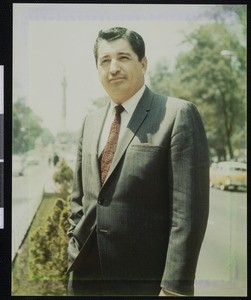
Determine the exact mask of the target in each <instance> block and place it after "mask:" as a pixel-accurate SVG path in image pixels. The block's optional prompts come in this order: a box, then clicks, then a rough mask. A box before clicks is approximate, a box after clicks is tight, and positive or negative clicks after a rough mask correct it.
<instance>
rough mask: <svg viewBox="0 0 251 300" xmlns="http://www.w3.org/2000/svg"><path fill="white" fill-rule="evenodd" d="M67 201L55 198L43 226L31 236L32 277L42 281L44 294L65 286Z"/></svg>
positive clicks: (54, 291) (56, 291)
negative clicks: (51, 209)
mask: <svg viewBox="0 0 251 300" xmlns="http://www.w3.org/2000/svg"><path fill="white" fill-rule="evenodd" d="M68 212H69V202H68V201H66V200H63V199H60V198H59V199H56V201H55V204H54V207H53V213H52V215H51V216H49V217H48V219H47V222H46V223H45V225H44V226H41V227H39V228H37V230H36V231H35V232H34V233H33V235H32V236H31V238H30V242H31V248H30V262H29V266H30V271H31V277H32V278H33V279H34V280H38V281H39V282H40V283H42V287H43V288H42V290H44V292H43V293H44V294H47V295H48V294H54V295H57V294H59V293H61V292H62V290H64V286H65V282H66V275H65V272H66V270H67V243H68V240H67V235H66V231H67V230H68V224H67V223H66V222H65V220H66V219H67V218H68V214H69V213H68Z"/></svg>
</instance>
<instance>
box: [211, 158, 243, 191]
mask: <svg viewBox="0 0 251 300" xmlns="http://www.w3.org/2000/svg"><path fill="white" fill-rule="evenodd" d="M210 186H211V187H213V186H215V187H219V188H220V189H221V190H226V189H230V188H233V189H235V190H237V189H238V187H242V188H243V187H244V188H246V187H247V164H246V163H241V162H234V161H224V162H219V163H213V164H212V165H211V168H210Z"/></svg>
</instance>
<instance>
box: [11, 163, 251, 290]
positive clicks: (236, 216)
mask: <svg viewBox="0 0 251 300" xmlns="http://www.w3.org/2000/svg"><path fill="white" fill-rule="evenodd" d="M46 180H48V164H46V162H45V163H44V164H43V163H40V165H39V166H33V167H30V169H29V170H28V171H27V172H26V174H25V176H21V177H13V199H12V207H13V209H12V220H13V221H12V249H13V250H12V252H13V253H12V257H14V255H15V252H16V251H17V249H18V246H19V245H20V243H21V240H22V239H23V237H24V234H25V232H26V230H27V229H28V227H29V224H30V222H31V221H32V218H33V216H34V212H35V211H36V209H37V206H38V204H39V203H40V199H39V197H41V191H42V187H43V185H44V184H45V182H46ZM246 200H247V193H246V192H230V191H221V190H217V189H214V188H212V189H211V190H210V214H209V220H208V227H207V231H206V235H205V239H204V242H203V245H202V248H201V253H200V257H199V261H198V267H197V274H196V281H195V295H196V296H246V288H247V285H246V281H247V271H246V269H247V203H246ZM22 224H23V225H22ZM21 225H22V226H21Z"/></svg>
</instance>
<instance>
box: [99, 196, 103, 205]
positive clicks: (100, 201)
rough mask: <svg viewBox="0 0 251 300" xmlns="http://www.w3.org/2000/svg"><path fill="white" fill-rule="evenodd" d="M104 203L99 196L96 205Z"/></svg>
mask: <svg viewBox="0 0 251 300" xmlns="http://www.w3.org/2000/svg"><path fill="white" fill-rule="evenodd" d="M103 203H104V198H102V197H101V196H99V197H98V204H103Z"/></svg>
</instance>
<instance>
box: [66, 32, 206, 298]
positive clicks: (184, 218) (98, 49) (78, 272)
mask: <svg viewBox="0 0 251 300" xmlns="http://www.w3.org/2000/svg"><path fill="white" fill-rule="evenodd" d="M94 55H95V60H96V66H97V70H98V75H99V79H100V82H101V83H102V85H103V87H104V89H105V90H106V92H107V94H108V95H109V98H110V101H109V103H108V105H107V106H106V107H104V108H101V109H99V110H97V111H95V112H92V113H91V114H89V115H88V116H87V117H86V118H85V121H84V124H83V128H82V131H81V136H80V139H79V145H78V152H77V163H76V170H75V175H74V184H73V191H72V196H71V216H70V218H69V220H70V224H71V227H70V229H69V232H68V235H69V238H70V240H69V247H68V253H69V268H68V273H69V274H70V278H69V283H68V289H69V294H71V295H108V296H109V295H134V296H136V295H149V296H154V295H162V296H173V295H193V294H194V279H195V272H196V265H197V260H198V256H199V251H200V247H201V243H202V241H203V237H204V233H205V229H206V224H207V218H208V206H209V205H208V203H209V157H208V145H207V140H206V135H205V131H204V127H203V124H202V121H201V118H200V115H199V113H198V111H197V109H196V107H195V106H194V105H193V104H192V103H190V102H188V101H185V100H181V99H176V98H172V97H164V96H160V95H158V94H155V93H153V92H152V91H151V90H150V89H149V88H148V87H147V86H145V80H144V74H145V72H146V69H147V59H146V57H145V45H144V41H143V39H142V37H141V36H140V35H139V34H137V33H136V32H134V31H130V30H128V29H125V28H120V27H115V28H111V29H109V30H106V31H100V32H99V35H98V37H97V40H96V43H95V46H94ZM116 106H119V107H120V112H117V108H116ZM121 106H123V107H122V109H121ZM114 116H115V118H117V121H116V122H117V125H116V126H117V127H116V129H114V127H113V126H114V123H113V122H114V121H113V120H114ZM118 116H119V117H118ZM112 124H113V125H112ZM118 124H119V125H118ZM111 127H112V128H113V129H111V130H110V128H111ZM110 131H111V132H112V134H115V133H116V134H117V135H116V138H117V136H118V140H117V141H116V143H114V140H115V137H114V136H113V139H114V140H113V141H111V137H110V135H111V133H110ZM107 141H108V142H107ZM115 144H116V146H114V145H115ZM107 147H108V148H107ZM107 149H108V150H107ZM107 151H108V154H107ZM114 152H115V153H114Z"/></svg>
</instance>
